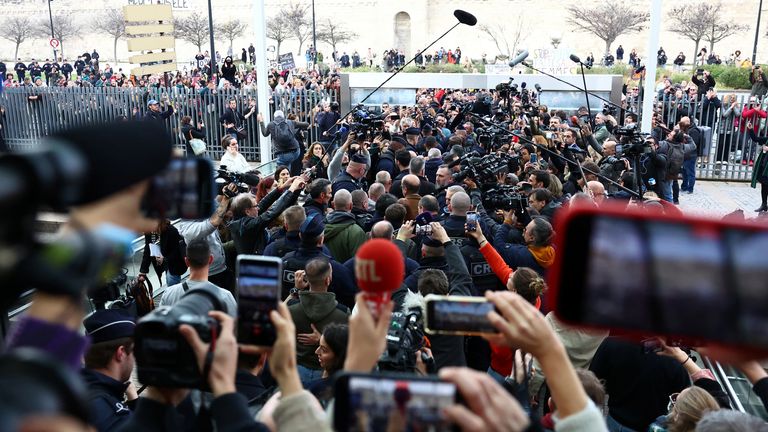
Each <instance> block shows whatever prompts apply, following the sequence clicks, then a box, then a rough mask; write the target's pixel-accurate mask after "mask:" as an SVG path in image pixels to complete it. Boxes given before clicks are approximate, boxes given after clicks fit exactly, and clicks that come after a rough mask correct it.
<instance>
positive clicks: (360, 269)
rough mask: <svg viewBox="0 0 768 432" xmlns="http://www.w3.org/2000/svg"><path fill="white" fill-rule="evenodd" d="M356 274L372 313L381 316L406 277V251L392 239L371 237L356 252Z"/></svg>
mask: <svg viewBox="0 0 768 432" xmlns="http://www.w3.org/2000/svg"><path fill="white" fill-rule="evenodd" d="M355 277H356V278H357V284H358V285H359V286H360V290H361V291H362V292H363V293H364V297H365V302H366V303H367V304H368V308H369V309H370V311H371V314H373V316H374V317H376V318H377V319H378V317H379V315H381V308H382V306H383V305H384V303H386V302H388V301H389V299H390V296H391V294H392V291H395V290H397V289H398V288H400V285H402V283H403V279H404V278H405V260H404V259H403V254H402V253H401V252H400V249H398V248H397V246H395V245H394V243H392V242H391V241H389V240H385V239H372V240H368V241H367V242H365V243H364V244H363V245H362V246H361V247H360V249H358V251H357V254H356V255H355Z"/></svg>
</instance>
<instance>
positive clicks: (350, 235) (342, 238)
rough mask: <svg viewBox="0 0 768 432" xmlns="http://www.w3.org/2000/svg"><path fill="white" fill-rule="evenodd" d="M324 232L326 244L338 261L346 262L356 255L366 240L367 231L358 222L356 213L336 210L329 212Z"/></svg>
mask: <svg viewBox="0 0 768 432" xmlns="http://www.w3.org/2000/svg"><path fill="white" fill-rule="evenodd" d="M324 234H325V241H324V244H325V245H326V246H327V247H328V250H330V251H331V256H333V258H334V259H335V260H336V261H338V262H346V261H347V260H348V259H350V258H352V257H353V256H355V252H357V249H358V248H359V247H360V245H362V244H363V243H364V242H365V240H366V238H365V231H363V229H362V228H360V226H359V225H358V224H357V219H356V218H355V215H353V214H352V213H349V212H340V211H335V212H333V213H331V214H329V215H328V218H327V221H326V224H325V231H324Z"/></svg>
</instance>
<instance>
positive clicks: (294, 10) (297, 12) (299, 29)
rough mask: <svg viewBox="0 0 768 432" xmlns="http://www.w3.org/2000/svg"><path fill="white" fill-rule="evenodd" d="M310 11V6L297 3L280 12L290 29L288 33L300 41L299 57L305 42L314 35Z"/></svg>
mask: <svg viewBox="0 0 768 432" xmlns="http://www.w3.org/2000/svg"><path fill="white" fill-rule="evenodd" d="M308 11H309V6H302V5H299V4H296V3H291V4H289V5H288V7H287V8H284V9H283V10H281V11H280V14H281V15H282V16H283V20H284V22H285V25H286V26H287V27H288V32H289V33H290V34H291V35H292V36H293V38H294V39H296V40H298V41H299V52H298V54H299V55H301V50H302V47H303V46H304V42H306V41H307V39H309V37H310V36H311V35H312V21H311V20H310V18H309V16H308V13H307V12H308Z"/></svg>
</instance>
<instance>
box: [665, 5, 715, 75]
mask: <svg viewBox="0 0 768 432" xmlns="http://www.w3.org/2000/svg"><path fill="white" fill-rule="evenodd" d="M717 9H719V6H717V5H715V4H711V3H690V4H685V5H683V6H677V7H675V8H673V9H672V11H671V12H670V13H669V17H670V18H672V23H673V24H672V28H670V29H669V30H670V31H672V32H673V33H677V34H679V35H680V36H684V37H686V38H688V39H690V40H692V41H693V43H694V45H695V47H694V49H693V64H694V65H695V64H696V63H697V61H698V55H699V44H700V43H701V40H702V39H704V37H705V36H706V35H707V33H708V32H709V31H711V26H712V23H714V22H716V21H717V17H716V16H715V14H716V13H717Z"/></svg>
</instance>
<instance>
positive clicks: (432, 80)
mask: <svg viewBox="0 0 768 432" xmlns="http://www.w3.org/2000/svg"><path fill="white" fill-rule="evenodd" d="M389 76H390V74H386V73H352V74H342V89H341V107H342V110H343V111H346V110H348V109H349V108H350V107H351V106H352V105H353V104H356V103H359V102H360V101H361V99H362V98H363V97H364V96H365V95H367V94H368V93H369V92H370V91H372V90H373V89H375V88H376V87H378V86H379V84H381V83H382V82H383V81H384V80H385V79H387V78H388V77H389ZM513 77H514V81H513V83H516V84H518V85H521V84H522V83H526V85H527V88H529V89H534V87H535V86H536V84H539V85H540V86H541V88H542V89H543V90H544V95H543V96H542V98H544V99H548V98H549V96H550V95H551V94H554V93H557V94H559V95H562V96H565V97H562V98H561V97H558V98H556V99H555V100H562V101H563V102H565V101H568V102H569V103H571V104H572V103H577V105H576V106H579V105H583V104H585V103H586V100H585V99H584V98H583V95H579V94H578V93H581V92H580V90H578V89H576V88H575V87H573V86H576V87H578V88H582V87H583V86H584V85H583V82H582V79H581V76H580V75H562V76H559V77H558V78H560V79H561V80H562V81H565V82H562V81H558V80H556V79H554V78H550V77H548V76H545V75H526V74H517V75H514V76H513ZM509 78H510V77H509V75H472V74H431V73H426V74H421V73H419V74H413V73H401V74H398V75H397V76H395V77H394V78H392V80H391V81H389V82H387V83H386V84H385V85H384V86H383V87H382V89H381V90H379V91H378V92H377V93H376V95H378V94H379V93H381V94H382V95H384V96H383V101H387V102H389V103H395V104H396V103H397V102H396V101H395V100H392V99H388V96H390V93H388V92H389V91H392V90H398V89H411V90H416V89H421V88H425V87H430V88H466V89H490V88H495V87H496V85H497V84H499V83H502V82H507V81H508V80H509ZM586 82H587V89H588V90H589V91H590V92H594V93H597V94H598V95H600V96H602V97H606V96H608V98H609V100H611V101H612V102H613V103H616V104H619V103H621V87H622V84H623V82H622V77H621V76H619V75H586ZM426 83H428V84H426ZM569 84H571V85H569ZM356 90H358V91H356ZM574 93H575V94H574ZM413 94H415V93H413ZM392 96H393V97H396V96H397V95H395V94H392ZM405 96H409V94H408V93H406V94H405ZM571 97H573V98H574V99H577V101H574V100H572V99H571ZM589 100H590V104H591V106H590V108H592V110H593V111H600V109H601V108H602V103H603V102H602V101H600V100H598V99H596V98H594V97H590V98H589ZM369 101H370V102H366V104H372V105H378V104H380V102H381V101H382V100H379V98H376V97H372V98H371V99H369ZM414 102H415V101H413V100H411V101H410V102H406V101H402V103H414ZM565 107H568V108H573V107H570V106H568V105H564V106H558V105H557V104H555V105H552V104H551V103H550V108H565Z"/></svg>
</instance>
